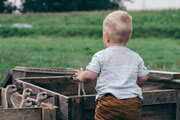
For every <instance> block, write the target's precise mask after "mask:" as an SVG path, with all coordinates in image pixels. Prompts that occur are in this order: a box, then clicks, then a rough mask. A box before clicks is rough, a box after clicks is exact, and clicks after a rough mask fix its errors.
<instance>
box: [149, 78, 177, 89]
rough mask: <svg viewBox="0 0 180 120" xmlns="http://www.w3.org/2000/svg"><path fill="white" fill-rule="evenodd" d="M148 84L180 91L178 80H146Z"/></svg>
mask: <svg viewBox="0 0 180 120" xmlns="http://www.w3.org/2000/svg"><path fill="white" fill-rule="evenodd" d="M148 83H150V84H151V85H159V86H162V87H166V88H173V89H180V80H179V79H176V80H175V79H174V80H171V79H148Z"/></svg>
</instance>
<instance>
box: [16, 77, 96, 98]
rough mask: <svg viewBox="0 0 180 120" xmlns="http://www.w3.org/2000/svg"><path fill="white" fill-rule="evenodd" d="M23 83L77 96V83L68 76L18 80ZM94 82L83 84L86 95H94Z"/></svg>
mask: <svg viewBox="0 0 180 120" xmlns="http://www.w3.org/2000/svg"><path fill="white" fill-rule="evenodd" d="M19 80H22V81H24V82H28V83H32V84H34V85H37V86H40V87H43V88H46V89H49V90H52V91H54V92H57V93H60V94H63V95H66V96H70V95H71V96H72V95H77V94H78V83H77V81H73V80H69V77H68V76H51V77H27V78H20V79H19ZM95 86H96V81H90V82H86V83H84V88H85V92H86V94H95V93H96V90H95Z"/></svg>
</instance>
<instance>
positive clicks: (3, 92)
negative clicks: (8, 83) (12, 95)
mask: <svg viewBox="0 0 180 120" xmlns="http://www.w3.org/2000/svg"><path fill="white" fill-rule="evenodd" d="M1 107H2V108H5V107H6V103H5V88H1Z"/></svg>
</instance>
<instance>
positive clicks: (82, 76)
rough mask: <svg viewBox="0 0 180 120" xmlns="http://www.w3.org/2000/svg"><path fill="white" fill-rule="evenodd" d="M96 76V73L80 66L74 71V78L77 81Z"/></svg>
mask: <svg viewBox="0 0 180 120" xmlns="http://www.w3.org/2000/svg"><path fill="white" fill-rule="evenodd" d="M97 77H98V73H95V72H92V71H89V70H85V71H84V70H83V68H80V70H78V71H77V72H76V73H75V78H76V79H77V80H79V81H82V82H86V81H87V80H95V79H97Z"/></svg>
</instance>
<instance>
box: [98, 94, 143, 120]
mask: <svg viewBox="0 0 180 120" xmlns="http://www.w3.org/2000/svg"><path fill="white" fill-rule="evenodd" d="M141 111H142V105H141V99H140V98H137V97H136V98H129V99H122V100H119V99H117V98H116V97H114V96H113V95H111V94H107V95H105V96H103V97H99V98H98V104H97V106H96V110H95V120H141Z"/></svg>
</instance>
